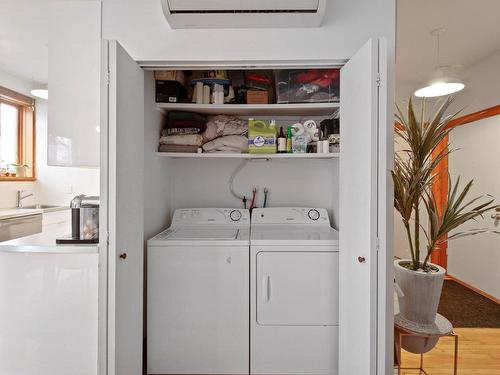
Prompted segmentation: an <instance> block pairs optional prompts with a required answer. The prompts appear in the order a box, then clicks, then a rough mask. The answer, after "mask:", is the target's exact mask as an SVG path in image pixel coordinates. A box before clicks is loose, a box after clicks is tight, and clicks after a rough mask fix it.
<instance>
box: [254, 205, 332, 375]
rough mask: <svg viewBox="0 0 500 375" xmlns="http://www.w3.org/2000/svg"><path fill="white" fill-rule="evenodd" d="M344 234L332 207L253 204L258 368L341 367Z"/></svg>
mask: <svg viewBox="0 0 500 375" xmlns="http://www.w3.org/2000/svg"><path fill="white" fill-rule="evenodd" d="M338 238H339V237H338V232H337V231H336V230H335V229H333V228H331V227H330V220H329V218H328V213H327V211H326V210H325V209H320V208H262V209H254V210H253V212H252V226H251V236H250V321H251V323H250V373H251V374H287V375H292V374H308V375H313V374H321V375H332V374H337V373H338V370H337V368H338V365H337V362H338V300H339V299H338V288H339V286H338V285H339V278H338V267H339V253H338V251H339V247H338V246H339V245H338Z"/></svg>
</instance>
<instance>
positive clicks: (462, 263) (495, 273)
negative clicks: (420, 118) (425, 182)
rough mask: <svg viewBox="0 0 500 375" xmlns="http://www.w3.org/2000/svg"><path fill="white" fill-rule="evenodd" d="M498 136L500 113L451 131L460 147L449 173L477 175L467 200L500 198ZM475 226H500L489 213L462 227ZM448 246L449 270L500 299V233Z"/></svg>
mask: <svg viewBox="0 0 500 375" xmlns="http://www.w3.org/2000/svg"><path fill="white" fill-rule="evenodd" d="M499 104H500V102H499ZM499 140H500V116H495V117H490V118H487V119H484V120H481V121H477V122H475V123H471V124H466V125H462V126H459V127H457V128H455V129H453V131H452V132H451V136H450V141H451V144H452V145H453V147H457V148H459V149H460V150H459V151H457V152H455V153H453V154H452V155H451V156H450V163H449V168H450V173H451V174H452V178H456V177H457V175H459V174H460V175H461V180H462V182H463V183H465V182H467V181H469V180H471V179H474V185H473V187H472V189H471V193H470V195H469V199H468V200H470V199H472V198H473V197H476V196H480V195H482V194H491V195H494V196H495V197H496V198H497V203H498V202H500V170H499V165H500V155H499V154H498V153H497V152H494V150H497V149H498V141H499ZM492 151H493V152H492ZM475 228H488V229H492V230H493V229H494V230H497V231H498V230H500V227H499V226H496V227H495V225H494V220H492V219H491V217H490V214H488V215H485V219H484V220H481V219H480V220H479V221H478V222H472V223H467V224H465V225H464V226H463V227H462V228H460V230H467V229H475ZM448 246H449V247H448V273H449V274H450V275H452V276H454V277H456V278H458V279H460V280H462V281H465V282H466V283H468V284H470V285H473V286H475V287H476V288H479V289H481V290H483V291H485V292H486V293H489V294H491V295H493V296H495V297H496V298H499V299H500V271H499V270H500V235H495V234H480V235H476V236H471V237H466V238H460V239H456V240H453V241H450V242H449V244H448Z"/></svg>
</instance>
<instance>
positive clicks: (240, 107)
mask: <svg viewBox="0 0 500 375" xmlns="http://www.w3.org/2000/svg"><path fill="white" fill-rule="evenodd" d="M156 105H157V107H158V109H159V110H161V111H189V112H197V113H203V114H207V115H240V116H249V115H251V116H259V115H274V116H329V115H331V114H332V113H334V112H336V111H337V110H338V109H339V108H340V103H295V104H292V103H291V104H195V103H156Z"/></svg>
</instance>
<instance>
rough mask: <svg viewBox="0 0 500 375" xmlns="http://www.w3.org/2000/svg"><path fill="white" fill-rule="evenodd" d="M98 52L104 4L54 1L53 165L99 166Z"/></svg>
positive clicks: (50, 115) (49, 152)
mask: <svg viewBox="0 0 500 375" xmlns="http://www.w3.org/2000/svg"><path fill="white" fill-rule="evenodd" d="M100 54H101V2H100V1H57V2H54V3H53V4H51V8H50V23H49V91H50V96H49V101H48V124H47V129H48V134H47V143H48V144H47V163H48V164H49V165H56V166H69V167H99V131H100V118H99V70H100V63H101V60H100Z"/></svg>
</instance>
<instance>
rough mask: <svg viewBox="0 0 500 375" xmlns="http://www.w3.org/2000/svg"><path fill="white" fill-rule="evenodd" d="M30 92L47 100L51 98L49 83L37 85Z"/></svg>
mask: <svg viewBox="0 0 500 375" xmlns="http://www.w3.org/2000/svg"><path fill="white" fill-rule="evenodd" d="M30 94H31V95H33V96H36V97H37V98H41V99H45V100H47V99H48V98H49V89H48V87H47V85H43V86H40V87H35V88H33V90H31V91H30Z"/></svg>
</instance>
